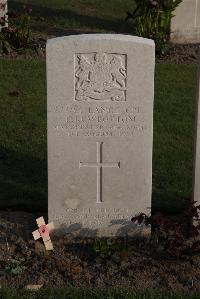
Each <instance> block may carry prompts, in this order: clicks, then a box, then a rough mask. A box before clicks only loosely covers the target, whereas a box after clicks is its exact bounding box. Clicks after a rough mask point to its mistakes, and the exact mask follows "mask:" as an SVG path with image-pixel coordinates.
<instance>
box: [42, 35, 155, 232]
mask: <svg viewBox="0 0 200 299" xmlns="http://www.w3.org/2000/svg"><path fill="white" fill-rule="evenodd" d="M154 53H155V49H154V43H153V41H151V40H147V39H143V38H138V37H133V36H128V35H127V36H126V35H112V34H92V35H80V36H69V37H63V38H56V39H52V40H49V41H48V43H47V86H48V95H47V96H48V185H49V219H50V221H54V224H55V225H56V227H57V228H59V229H60V230H63V231H65V232H66V233H69V234H72V235H81V236H84V235H88V236H97V235H98V236H118V235H126V234H127V233H129V234H136V233H138V234H140V233H141V231H142V229H143V228H142V227H135V226H134V225H133V224H132V223H131V221H130V219H131V217H132V216H134V215H135V214H136V213H138V212H147V213H150V208H151V186H152V140H153V93H154V60H155V59H154Z"/></svg>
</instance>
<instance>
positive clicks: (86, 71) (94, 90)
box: [75, 53, 127, 101]
mask: <svg viewBox="0 0 200 299" xmlns="http://www.w3.org/2000/svg"><path fill="white" fill-rule="evenodd" d="M126 78H127V70H126V55H124V54H111V53H87V54H76V57H75V101H126Z"/></svg>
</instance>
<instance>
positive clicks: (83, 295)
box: [0, 288, 200, 299]
mask: <svg viewBox="0 0 200 299" xmlns="http://www.w3.org/2000/svg"><path fill="white" fill-rule="evenodd" d="M199 296H200V295H199V294H193V295H192V294H188V295H186V294H185V295H181V294H171V293H168V294H164V293H159V292H155V291H148V292H140V293H135V292H133V291H128V290H97V289H90V290H89V289H75V288H68V289H59V290H56V289H54V290H53V289H43V290H40V291H38V292H30V291H24V290H12V289H0V299H199Z"/></svg>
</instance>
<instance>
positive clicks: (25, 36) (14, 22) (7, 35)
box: [0, 6, 32, 53]
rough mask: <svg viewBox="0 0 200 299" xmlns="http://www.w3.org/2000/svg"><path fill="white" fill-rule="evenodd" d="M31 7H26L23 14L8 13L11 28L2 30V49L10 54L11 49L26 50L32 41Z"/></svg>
mask: <svg viewBox="0 0 200 299" xmlns="http://www.w3.org/2000/svg"><path fill="white" fill-rule="evenodd" d="M31 12H32V9H31V8H30V7H27V6H24V8H23V11H22V13H20V14H16V13H13V12H11V13H8V17H9V27H4V28H2V32H1V33H0V49H1V50H2V51H3V52H4V53H8V52H9V51H10V49H11V48H14V49H19V48H25V47H27V46H28V44H29V43H30V41H31V28H30V25H31Z"/></svg>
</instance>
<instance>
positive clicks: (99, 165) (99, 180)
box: [79, 142, 120, 203]
mask: <svg viewBox="0 0 200 299" xmlns="http://www.w3.org/2000/svg"><path fill="white" fill-rule="evenodd" d="M102 144H103V142H97V162H79V168H81V167H96V168H97V203H101V202H103V201H102V168H103V167H110V168H113V167H114V168H120V162H116V163H103V162H102Z"/></svg>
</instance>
